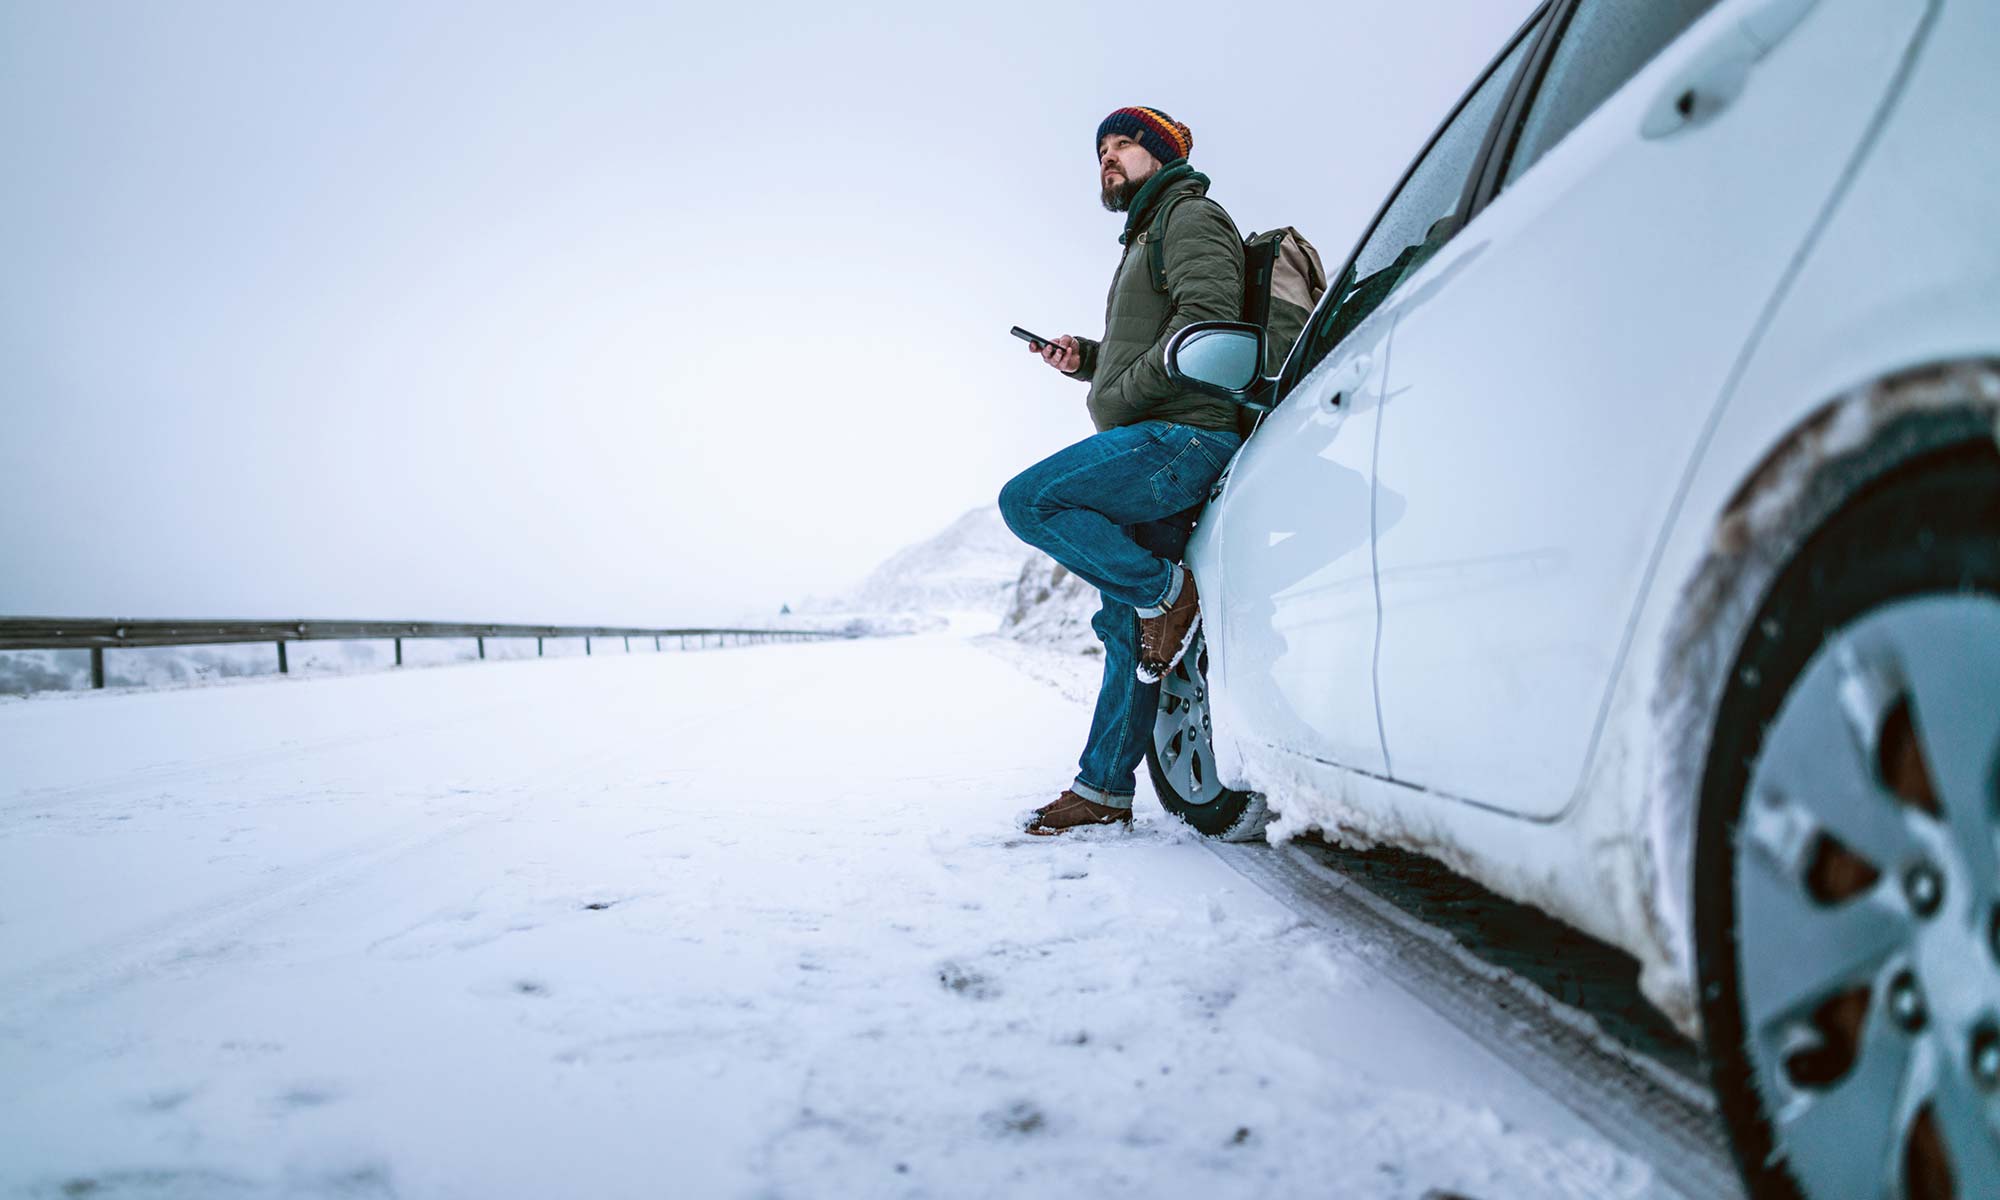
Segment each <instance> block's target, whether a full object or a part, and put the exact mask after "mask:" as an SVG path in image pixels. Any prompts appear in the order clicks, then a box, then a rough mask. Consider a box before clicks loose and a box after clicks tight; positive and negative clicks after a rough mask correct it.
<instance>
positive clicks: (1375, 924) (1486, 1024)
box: [1205, 842, 1742, 1200]
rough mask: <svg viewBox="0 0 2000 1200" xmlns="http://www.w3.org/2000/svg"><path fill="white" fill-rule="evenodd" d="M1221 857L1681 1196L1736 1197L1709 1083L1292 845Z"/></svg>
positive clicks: (1231, 847)
mask: <svg viewBox="0 0 2000 1200" xmlns="http://www.w3.org/2000/svg"><path fill="white" fill-rule="evenodd" d="M1205 844H1206V845H1207V846H1208V848H1209V849H1210V850H1211V851H1213V852H1214V853H1215V855H1216V856H1217V857H1219V858H1221V859H1222V860H1223V861H1224V862H1226V863H1228V864H1229V865H1230V866H1232V867H1234V868H1235V869H1236V870H1237V871H1238V872H1240V873H1241V874H1242V875H1244V876H1245V877H1246V878H1248V879H1249V880H1251V881H1252V882H1253V883H1255V884H1257V885H1258V886H1259V887H1261V888H1263V889H1264V890H1265V891H1266V892H1268V893H1269V894H1270V895H1271V896H1272V897H1273V898H1275V899H1276V900H1278V901H1279V902H1280V903H1281V904H1284V905H1285V906H1286V907H1287V908H1290V909H1291V910H1292V911H1294V912H1296V913H1298V914H1300V915H1301V916H1302V917H1304V918H1305V919H1307V920H1308V921H1311V922H1312V923H1313V924H1314V925H1316V926H1317V927H1318V928H1319V929H1320V931H1321V932H1322V934H1324V935H1326V936H1329V937H1331V938H1332V939H1334V940H1336V941H1338V942H1339V943H1341V945H1342V948H1343V949H1346V950H1350V951H1352V952H1354V953H1355V954H1357V955H1359V956H1360V957H1362V958H1363V959H1364V960H1365V961H1368V962H1369V963H1371V964H1372V965H1374V966H1375V967H1377V968H1378V969H1379V970H1380V971H1381V972H1382V973H1383V974H1384V975H1385V976H1387V977H1388V978H1390V979H1391V980H1393V981H1394V982H1395V983H1396V984H1398V985H1399V986H1401V987H1402V988H1403V989H1404V990H1405V991H1407V992H1409V993H1410V994H1411V995H1412V996H1414V997H1415V998H1416V999H1417V1000H1419V1001H1420V1002H1422V1003H1423V1004H1424V1005H1425V1006H1426V1007H1428V1008H1429V1009H1431V1010H1432V1011H1433V1012H1436V1013H1437V1014H1438V1015H1439V1016H1441V1017H1443V1018H1445V1019H1446V1020H1447V1021H1450V1022H1451V1023H1452V1024H1454V1025H1456V1026H1458V1027H1459V1028H1460V1029H1463V1030H1464V1031H1465V1032H1466V1033H1467V1034H1468V1035H1470V1036H1471V1037H1472V1038H1473V1039H1474V1040H1475V1041H1477V1042H1478V1043H1479V1044H1480V1045H1481V1046H1483V1047H1484V1048H1485V1049H1486V1050H1488V1051H1489V1052H1490V1053H1491V1054H1493V1055H1494V1057H1496V1058H1498V1059H1500V1060H1501V1061H1503V1062H1505V1063H1506V1064H1507V1065H1509V1066H1510V1067H1512V1068H1513V1069H1514V1070H1515V1071H1517V1072H1519V1073H1520V1074H1521V1076H1522V1077H1524V1078H1526V1079H1527V1080H1529V1081H1530V1082H1531V1083H1533V1084H1534V1085H1535V1086H1536V1087H1538V1088H1540V1089H1541V1090H1542V1091H1544V1092H1546V1093H1547V1094H1548V1095H1550V1096H1551V1097H1554V1098H1555V1099H1557V1100H1558V1101H1560V1102H1561V1103H1562V1104H1563V1105H1565V1106H1566V1107H1568V1108H1569V1109H1570V1110H1571V1111H1572V1112H1574V1113H1576V1114H1577V1116H1579V1117H1581V1118H1582V1119H1583V1120H1584V1121H1585V1122H1586V1123H1588V1124H1589V1125H1590V1126H1591V1127H1592V1128H1594V1129H1596V1130H1597V1131H1598V1132H1599V1133H1601V1134H1602V1135H1603V1136H1604V1138H1605V1140H1606V1141H1608V1142H1610V1143H1611V1144H1612V1145H1614V1146H1617V1147H1618V1148H1620V1149H1621V1150H1624V1151H1626V1152H1627V1153H1629V1154H1631V1155H1633V1156H1634V1157H1635V1158H1638V1159H1640V1160H1641V1161H1643V1162H1646V1163H1648V1164H1649V1165H1651V1166H1652V1168H1653V1169H1654V1170H1655V1171H1656V1172H1658V1175H1659V1178H1660V1181H1661V1182H1662V1184H1664V1185H1665V1186H1666V1187H1668V1188H1671V1189H1672V1190H1673V1192H1674V1193H1675V1194H1678V1195H1681V1196H1685V1197H1688V1198H1689V1200H1718V1198H1720V1197H1736V1196H1741V1195H1742V1185H1741V1183H1740V1182H1739V1181H1738V1178H1737V1174H1736V1169H1735V1166H1734V1163H1733V1162H1732V1160H1731V1158H1730V1153H1729V1148H1728V1145H1727V1143H1726V1141H1725V1140H1724V1137H1723V1132H1722V1129H1721V1126H1720V1123H1719V1121H1718V1120H1717V1117H1716V1114H1715V1107H1714V1101H1713V1099H1712V1098H1711V1097H1709V1096H1708V1094H1707V1092H1706V1090H1705V1089H1703V1088H1700V1087H1699V1086H1697V1085H1694V1084H1691V1083H1690V1082H1689V1081H1688V1080H1686V1079H1685V1078H1684V1077H1683V1076H1681V1075H1680V1074H1679V1073H1678V1072H1675V1071H1674V1070H1672V1069H1671V1068H1669V1067H1666V1066H1663V1065H1661V1064H1658V1063H1654V1062H1652V1061H1650V1060H1648V1059H1646V1058H1645V1057H1644V1056H1643V1055H1640V1054H1637V1053H1635V1052H1633V1051H1630V1050H1627V1049H1625V1048H1624V1047H1622V1046H1620V1045H1618V1044H1617V1043H1615V1042H1614V1041H1613V1040H1612V1039H1611V1038H1609V1037H1608V1036H1606V1035H1605V1034H1603V1033H1602V1032H1599V1031H1597V1029H1596V1027H1595V1023H1594V1022H1593V1021H1591V1019H1590V1017H1589V1016H1588V1014H1585V1013H1581V1012H1577V1011H1574V1010H1567V1009H1565V1008H1564V1006H1562V1005H1560V1004H1559V1003H1558V1002H1556V1001H1555V1000H1553V999H1551V998H1549V997H1547V996H1546V995H1545V994H1544V993H1541V992H1539V991H1538V990H1537V989H1536V988H1535V987H1534V985H1533V984H1531V983H1528V982H1527V981H1525V980H1522V979H1519V978H1518V977H1515V976H1513V975H1512V973H1511V972H1508V971H1506V970H1505V969H1504V968H1501V967H1498V966H1495V965H1493V964H1491V963H1487V962H1484V961H1482V960H1480V959H1477V958H1474V957H1473V956H1472V955H1471V954H1470V953H1469V952H1467V951H1465V950H1463V949H1461V948H1459V947H1458V946H1457V944H1456V943H1455V942H1453V941H1452V939H1451V938H1450V936H1449V935H1447V934H1444V933H1442V932H1441V931H1438V930H1435V929H1432V928H1430V927H1429V926H1426V925H1424V924H1423V923H1422V922H1421V921H1419V920H1417V919H1416V918H1414V917H1412V916H1409V915H1408V914H1405V913H1403V912H1402V911H1401V910H1399V909H1397V908H1395V906H1394V905H1392V904H1390V903H1389V902H1388V901H1386V900H1383V899H1381V898H1380V897H1377V896H1375V895H1374V894H1373V893H1371V892H1369V891H1368V889H1367V888H1365V887H1363V886H1361V885H1359V884H1357V883H1355V882H1353V881H1352V880H1349V879H1347V878H1345V877H1343V876H1342V875H1340V874H1339V873H1337V872H1335V871H1333V870H1330V869H1329V868H1327V867H1325V866H1323V865H1321V864H1319V863H1317V862H1315V861H1313V860H1312V859H1311V858H1309V857H1308V856H1307V855H1306V854H1305V853H1304V852H1303V851H1301V850H1299V849H1297V848H1295V847H1290V846H1279V847H1272V846H1268V845H1263V844H1261V843H1243V844H1231V843H1224V842H1207V843H1205Z"/></svg>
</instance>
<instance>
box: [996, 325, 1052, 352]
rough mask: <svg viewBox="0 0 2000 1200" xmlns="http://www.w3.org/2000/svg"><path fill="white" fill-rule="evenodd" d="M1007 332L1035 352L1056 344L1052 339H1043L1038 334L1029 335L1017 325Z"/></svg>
mask: <svg viewBox="0 0 2000 1200" xmlns="http://www.w3.org/2000/svg"><path fill="white" fill-rule="evenodd" d="M1007 332H1009V333H1011V334H1013V335H1014V336H1015V337H1017V338H1020V339H1021V340H1022V341H1024V342H1026V343H1028V344H1029V345H1030V346H1033V347H1034V348H1035V349H1037V350H1040V349H1041V348H1042V347H1043V346H1053V345H1055V344H1056V340H1055V339H1054V338H1045V337H1043V336H1042V335H1041V334H1039V333H1029V332H1028V331H1027V330H1025V329H1023V328H1021V327H1020V326H1019V325H1016V326H1014V328H1012V329H1010V330H1008V331H1007Z"/></svg>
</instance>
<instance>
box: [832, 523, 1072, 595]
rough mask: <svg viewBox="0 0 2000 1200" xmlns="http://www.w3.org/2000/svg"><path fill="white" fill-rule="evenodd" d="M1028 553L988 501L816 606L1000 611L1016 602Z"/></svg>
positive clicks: (894, 555)
mask: <svg viewBox="0 0 2000 1200" xmlns="http://www.w3.org/2000/svg"><path fill="white" fill-rule="evenodd" d="M1030 553H1032V552H1031V551H1030V550H1029V549H1028V547H1026V546H1024V545H1022V544H1021V541H1020V539H1019V538H1017V537H1015V536H1014V533H1013V531H1012V530H1010V529H1008V528H1007V524H1006V522H1004V521H1002V520H1001V519H1000V509H999V508H998V507H997V506H994V505H990V504H989V505H987V506H985V507H983V508H975V509H973V510H972V511H971V512H968V513H966V514H965V515H964V516H962V517H960V518H958V520H956V521H953V522H952V523H951V524H950V525H949V526H947V527H946V528H945V529H944V530H943V531H941V532H940V533H938V534H937V535H936V536H935V537H931V538H928V539H926V540H924V541H921V542H918V543H917V544H915V545H913V546H907V547H904V548H903V549H901V550H898V551H897V552H896V553H895V554H892V555H890V556H889V558H888V559H887V560H885V561H884V562H883V563H882V565H881V566H879V567H876V568H875V570H874V571H873V572H872V573H871V574H870V575H869V576H868V578H867V579H865V580H863V581H862V583H861V586H860V587H858V588H856V589H855V590H854V591H853V592H851V593H849V594H848V595H846V596H842V597H840V598H838V599H837V600H831V601H826V602H823V603H815V604H814V607H815V608H839V609H843V610H847V611H853V612H930V613H948V612H968V611H969V612H985V613H992V614H994V615H995V616H998V615H1000V614H1002V613H1005V612H1007V611H1008V609H1009V608H1010V607H1011V606H1012V605H1013V603H1014V591H1015V584H1016V583H1017V582H1018V580H1019V579H1020V575H1021V563H1022V562H1023V561H1024V560H1025V559H1026V558H1027V557H1028V556H1029V554H1030Z"/></svg>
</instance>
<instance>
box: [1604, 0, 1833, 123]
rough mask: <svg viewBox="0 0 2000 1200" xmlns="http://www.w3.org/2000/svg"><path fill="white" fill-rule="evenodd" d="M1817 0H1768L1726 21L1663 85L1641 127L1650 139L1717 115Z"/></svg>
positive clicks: (1746, 83) (1740, 93) (1709, 119)
mask: <svg viewBox="0 0 2000 1200" xmlns="http://www.w3.org/2000/svg"><path fill="white" fill-rule="evenodd" d="M1816 3H1818V0H1763V2H1762V3H1760V4H1756V5H1754V6H1752V7H1751V9H1750V11H1749V12H1747V13H1745V14H1744V15H1742V16H1740V17H1738V18H1737V19H1736V20H1735V21H1733V22H1730V23H1729V24H1727V25H1725V26H1724V27H1723V28H1722V29H1721V30H1720V31H1719V32H1718V33H1716V34H1714V35H1712V36H1711V40H1710V42H1709V44H1708V46H1707V47H1706V48H1705V49H1704V50H1702V51H1701V52H1700V53H1698V54H1696V55H1695V56H1694V58H1693V59H1692V60H1691V61H1690V62H1689V63H1688V65H1687V66H1686V67H1685V68H1684V69H1682V70H1681V71H1679V72H1677V73H1676V74H1675V75H1674V77H1673V78H1672V79H1670V80H1668V81H1667V85H1666V86H1665V87H1663V88H1661V89H1660V94H1659V96H1658V97H1657V98H1655V99H1654V101H1653V103H1652V105H1651V106H1649V107H1648V108H1647V109H1646V119H1645V122H1644V124H1642V125H1641V126H1640V128H1639V132H1640V133H1641V134H1642V135H1643V136H1645V137H1647V138H1649V139H1659V138H1664V137H1671V136H1673V135H1674V134H1676V133H1679V132H1681V131H1682V130H1684V129H1694V128H1698V127H1700V126H1702V125H1706V124H1708V123H1709V122H1710V121H1711V120H1713V119H1715V117H1716V116H1717V115H1718V114H1720V113H1721V112H1722V110H1724V109H1726V108H1728V107H1729V106H1730V105H1731V104H1733V103H1735V102H1736V98H1737V97H1738V96H1741V95H1742V94H1743V89H1744V88H1745V87H1747V86H1749V83H1750V72H1751V70H1752V69H1753V68H1754V67H1756V65H1757V64H1758V62H1760V61H1761V60H1762V59H1763V58H1764V57H1765V56H1766V55H1768V54H1770V53H1771V51H1773V50H1775V49H1777V48H1778V43H1780V42H1782V41H1784V40H1785V38H1786V37H1788V36H1789V35H1790V34H1791V32H1792V30H1794V29H1797V28H1798V27H1799V23H1800V22H1802V21H1804V20H1805V19H1806V14H1807V13H1809V12H1811V11H1812V9H1813V6H1814V5H1815V4H1816Z"/></svg>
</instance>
